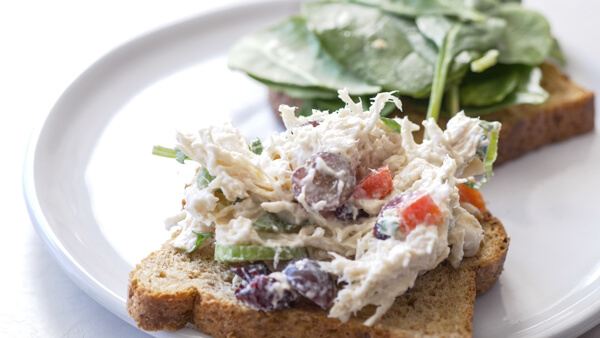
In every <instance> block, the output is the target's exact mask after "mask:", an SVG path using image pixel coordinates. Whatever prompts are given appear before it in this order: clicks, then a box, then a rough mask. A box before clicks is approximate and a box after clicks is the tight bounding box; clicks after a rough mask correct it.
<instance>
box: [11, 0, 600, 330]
mask: <svg viewBox="0 0 600 338" xmlns="http://www.w3.org/2000/svg"><path fill="white" fill-rule="evenodd" d="M284 2H287V4H285V5H286V6H289V3H291V2H293V3H296V4H298V3H300V2H301V1H300V0H293V1H280V0H258V1H253V2H250V3H243V4H233V5H227V6H223V7H221V8H219V9H213V10H209V11H206V12H204V13H202V14H200V15H195V16H192V17H190V18H185V19H183V20H180V21H177V22H174V23H171V24H168V25H165V26H163V27H159V28H157V29H155V30H152V31H149V32H147V33H145V34H143V35H140V36H138V37H135V38H134V39H132V40H130V41H127V42H125V43H123V44H121V45H120V46H117V47H116V48H114V49H112V50H111V51H109V52H108V53H106V54H105V55H104V56H102V57H100V58H99V59H98V60H96V61H95V62H94V63H92V64H91V65H90V66H89V67H88V68H87V69H85V70H84V71H83V72H82V73H81V74H80V75H79V76H78V77H77V78H76V79H75V80H74V81H73V82H72V83H71V84H70V85H69V86H68V87H67V88H66V90H64V91H63V92H62V93H61V95H60V96H59V98H58V100H57V101H56V103H55V104H54V106H53V107H52V108H51V109H50V111H49V112H48V113H47V114H46V115H45V116H44V117H43V118H42V119H40V121H39V122H37V123H36V124H35V127H34V128H33V131H32V132H31V135H30V136H29V138H28V143H27V146H26V152H25V156H24V160H23V163H22V169H23V170H22V173H23V174H22V179H21V183H22V190H23V197H24V200H25V204H26V208H27V212H28V215H29V218H30V220H31V223H32V225H33V226H34V228H35V230H36V233H37V234H38V235H39V236H40V237H41V239H42V241H43V242H44V245H45V246H46V247H47V248H48V249H49V250H50V252H51V253H52V255H53V257H54V258H55V259H56V260H57V261H58V263H59V265H60V266H61V268H62V270H63V271H64V272H65V273H66V274H67V275H68V276H69V278H70V279H71V280H72V281H74V282H75V284H76V285H77V286H78V287H79V288H80V289H82V290H83V291H84V292H85V293H86V294H87V295H89V296H90V297H91V298H92V299H94V300H95V301H96V302H98V303H99V304H101V305H102V306H103V307H104V308H106V309H108V310H109V311H110V312H111V313H113V314H114V315H116V316H117V317H119V318H121V319H122V320H124V321H126V322H127V323H129V324H131V325H132V326H134V327H137V324H136V323H135V321H134V320H133V319H132V318H131V317H130V316H129V315H128V314H127V312H126V311H125V307H124V306H123V305H124V304H123V303H122V298H121V297H119V296H118V295H116V294H114V292H113V291H111V290H110V289H108V288H106V287H105V286H104V285H103V284H102V283H100V282H99V281H98V280H97V279H96V278H94V276H93V275H91V274H90V273H89V272H88V271H87V270H86V269H85V268H84V267H82V266H81V265H80V264H79V263H78V262H77V261H76V260H75V259H74V258H73V257H72V255H71V253H70V252H69V251H68V249H66V248H65V246H64V243H62V242H61V240H60V238H58V236H57V235H56V233H55V231H54V230H53V226H52V225H51V224H50V222H49V220H48V219H47V217H46V214H45V213H44V211H43V210H42V206H41V204H40V200H39V198H38V195H37V191H36V186H37V185H36V180H35V163H36V152H37V149H38V142H39V141H40V136H41V133H42V132H43V131H44V130H45V128H47V127H48V126H47V124H48V122H49V121H50V120H51V119H52V117H53V116H54V115H55V114H56V113H55V110H56V108H57V107H58V106H59V105H60V102H61V100H62V99H63V98H64V97H67V96H69V94H70V93H71V92H72V91H73V90H74V88H75V87H76V86H77V84H78V83H80V82H81V81H83V80H84V79H86V78H87V77H89V76H90V74H91V73H93V71H94V70H95V69H96V68H98V67H100V66H101V65H102V63H103V62H106V60H109V59H110V58H112V57H114V55H115V53H119V52H122V51H126V50H128V49H129V48H132V47H131V46H132V43H135V42H136V41H141V40H143V39H151V38H152V37H154V36H156V35H157V34H163V33H164V32H166V31H168V30H170V29H174V28H175V27H183V26H185V25H186V24H190V23H192V22H196V21H198V20H202V18H206V17H213V16H215V15H230V14H231V13H233V12H239V13H243V12H244V11H245V10H247V9H248V8H263V7H264V6H274V5H282V3H284ZM594 291H595V292H596V293H597V292H600V290H598V289H595V290H594ZM592 293H593V292H592ZM592 293H590V295H591V294H592ZM596 301H597V306H596V307H595V308H591V307H588V308H586V309H584V310H582V311H580V312H578V313H577V314H574V315H570V316H569V315H565V316H563V317H564V318H566V319H563V320H561V321H558V322H557V323H556V325H552V326H551V327H549V329H551V332H553V333H555V334H557V335H560V334H569V335H579V334H582V333H584V332H586V331H587V330H589V329H591V328H592V327H594V326H595V325H598V323H600V318H596V317H598V314H599V313H600V296H597V298H596ZM542 327H547V326H544V325H542ZM188 330H189V331H188ZM144 332H146V333H148V334H151V335H154V336H173V334H172V333H170V332H147V331H144ZM548 332H550V331H541V332H540V334H543V333H548ZM177 335H184V336H187V335H189V336H198V335H200V336H205V335H204V334H202V333H201V332H199V331H197V330H191V329H183V330H181V331H178V334H177Z"/></svg>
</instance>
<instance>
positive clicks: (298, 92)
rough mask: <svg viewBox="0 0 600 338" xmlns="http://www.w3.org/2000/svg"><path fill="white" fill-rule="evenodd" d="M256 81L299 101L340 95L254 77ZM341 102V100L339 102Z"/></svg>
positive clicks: (332, 91)
mask: <svg viewBox="0 0 600 338" xmlns="http://www.w3.org/2000/svg"><path fill="white" fill-rule="evenodd" d="M250 77H252V78H254V79H255V80H256V81H259V82H262V83H263V84H265V85H267V86H268V87H269V88H271V89H273V90H275V91H278V92H282V93H284V94H286V95H287V96H290V97H293V98H297V99H312V98H317V99H337V97H338V94H337V91H334V90H332V89H325V88H318V87H300V86H294V85H287V84H281V83H276V82H271V81H266V80H263V79H259V78H256V77H253V76H250ZM338 101H339V100H338Z"/></svg>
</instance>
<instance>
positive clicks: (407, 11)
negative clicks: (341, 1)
mask: <svg viewBox="0 0 600 338" xmlns="http://www.w3.org/2000/svg"><path fill="white" fill-rule="evenodd" d="M356 2H359V3H362V4H366V5H371V6H377V7H379V8H381V9H383V10H385V11H388V12H391V13H394V14H398V15H402V16H408V17H417V16H420V15H449V16H453V17H458V18H461V19H467V20H473V21H481V20H483V19H485V15H484V14H483V13H481V12H479V11H478V10H476V9H475V8H473V6H470V5H469V4H468V2H467V1H464V0H357V1H356Z"/></svg>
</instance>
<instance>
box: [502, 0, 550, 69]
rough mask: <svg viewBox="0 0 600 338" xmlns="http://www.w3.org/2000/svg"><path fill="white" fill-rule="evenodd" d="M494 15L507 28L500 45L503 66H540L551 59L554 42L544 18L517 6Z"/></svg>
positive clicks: (506, 8) (512, 4) (507, 5)
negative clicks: (503, 21) (517, 64)
mask: <svg viewBox="0 0 600 338" xmlns="http://www.w3.org/2000/svg"><path fill="white" fill-rule="evenodd" d="M494 15H495V16H496V17H498V18H501V19H504V20H505V21H506V24H507V25H506V29H505V30H504V33H503V34H502V37H501V40H500V43H499V44H498V50H499V51H500V55H499V56H498V61H499V62H500V63H521V64H526V65H530V66H536V65H539V64H540V63H542V62H543V61H544V60H545V59H546V58H547V56H548V54H549V53H550V50H551V49H552V45H553V38H552V36H551V35H550V24H549V23H548V21H547V20H546V18H544V16H543V15H541V14H539V13H537V12H534V11H532V10H528V9H525V8H523V7H522V6H521V5H519V4H516V3H507V4H504V5H502V6H500V7H499V8H498V10H497V11H496V13H495V14H494Z"/></svg>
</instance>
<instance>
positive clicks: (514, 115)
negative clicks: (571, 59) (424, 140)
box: [269, 63, 594, 165]
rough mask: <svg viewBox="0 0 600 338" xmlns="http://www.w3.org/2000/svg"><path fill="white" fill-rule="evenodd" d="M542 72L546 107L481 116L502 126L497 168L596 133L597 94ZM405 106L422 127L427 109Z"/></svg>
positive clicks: (273, 95) (549, 70) (281, 100)
mask: <svg viewBox="0 0 600 338" xmlns="http://www.w3.org/2000/svg"><path fill="white" fill-rule="evenodd" d="M540 68H541V69H542V73H543V77H542V83H541V85H542V87H543V88H544V89H546V91H548V93H549V94H550V97H549V98H548V100H547V101H546V102H545V103H544V104H541V105H531V104H523V105H518V106H514V107H510V108H507V109H502V110H499V111H497V112H493V113H490V114H487V115H483V116H482V118H483V119H485V120H489V121H499V122H501V123H502V129H501V131H500V142H499V143H498V158H497V160H496V162H495V165H499V164H502V163H504V162H507V161H509V160H512V159H515V158H517V157H520V156H522V155H524V154H525V153H527V152H529V151H532V150H534V149H537V148H540V147H542V146H544V145H547V144H549V143H552V142H560V141H564V140H566V139H568V138H570V137H573V136H576V135H579V134H584V133H587V132H590V131H592V130H593V129H594V93H593V92H591V91H588V90H586V89H584V88H582V87H580V86H579V85H577V84H576V83H575V82H573V81H572V80H571V79H569V77H568V76H567V75H565V74H564V73H563V72H562V71H561V70H560V69H558V68H557V67H556V66H554V65H553V64H550V63H544V64H542V65H541V66H540ZM269 102H270V104H271V107H272V108H273V110H274V111H275V112H276V114H279V113H278V112H279V106H280V105H281V104H286V105H288V106H290V107H300V106H302V100H299V99H294V98H291V97H289V96H286V95H285V94H283V93H281V92H275V91H269ZM402 102H403V104H404V109H403V111H404V112H405V113H406V114H408V116H409V118H410V120H411V121H413V122H414V123H417V124H421V121H422V120H423V118H424V116H425V111H424V108H423V107H422V106H419V105H414V104H411V100H410V99H409V98H404V97H403V98H402ZM445 122H446V119H444V118H443V117H441V118H440V124H441V125H442V126H444V125H445ZM419 137H420V136H419V134H418V133H415V139H417V140H419Z"/></svg>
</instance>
